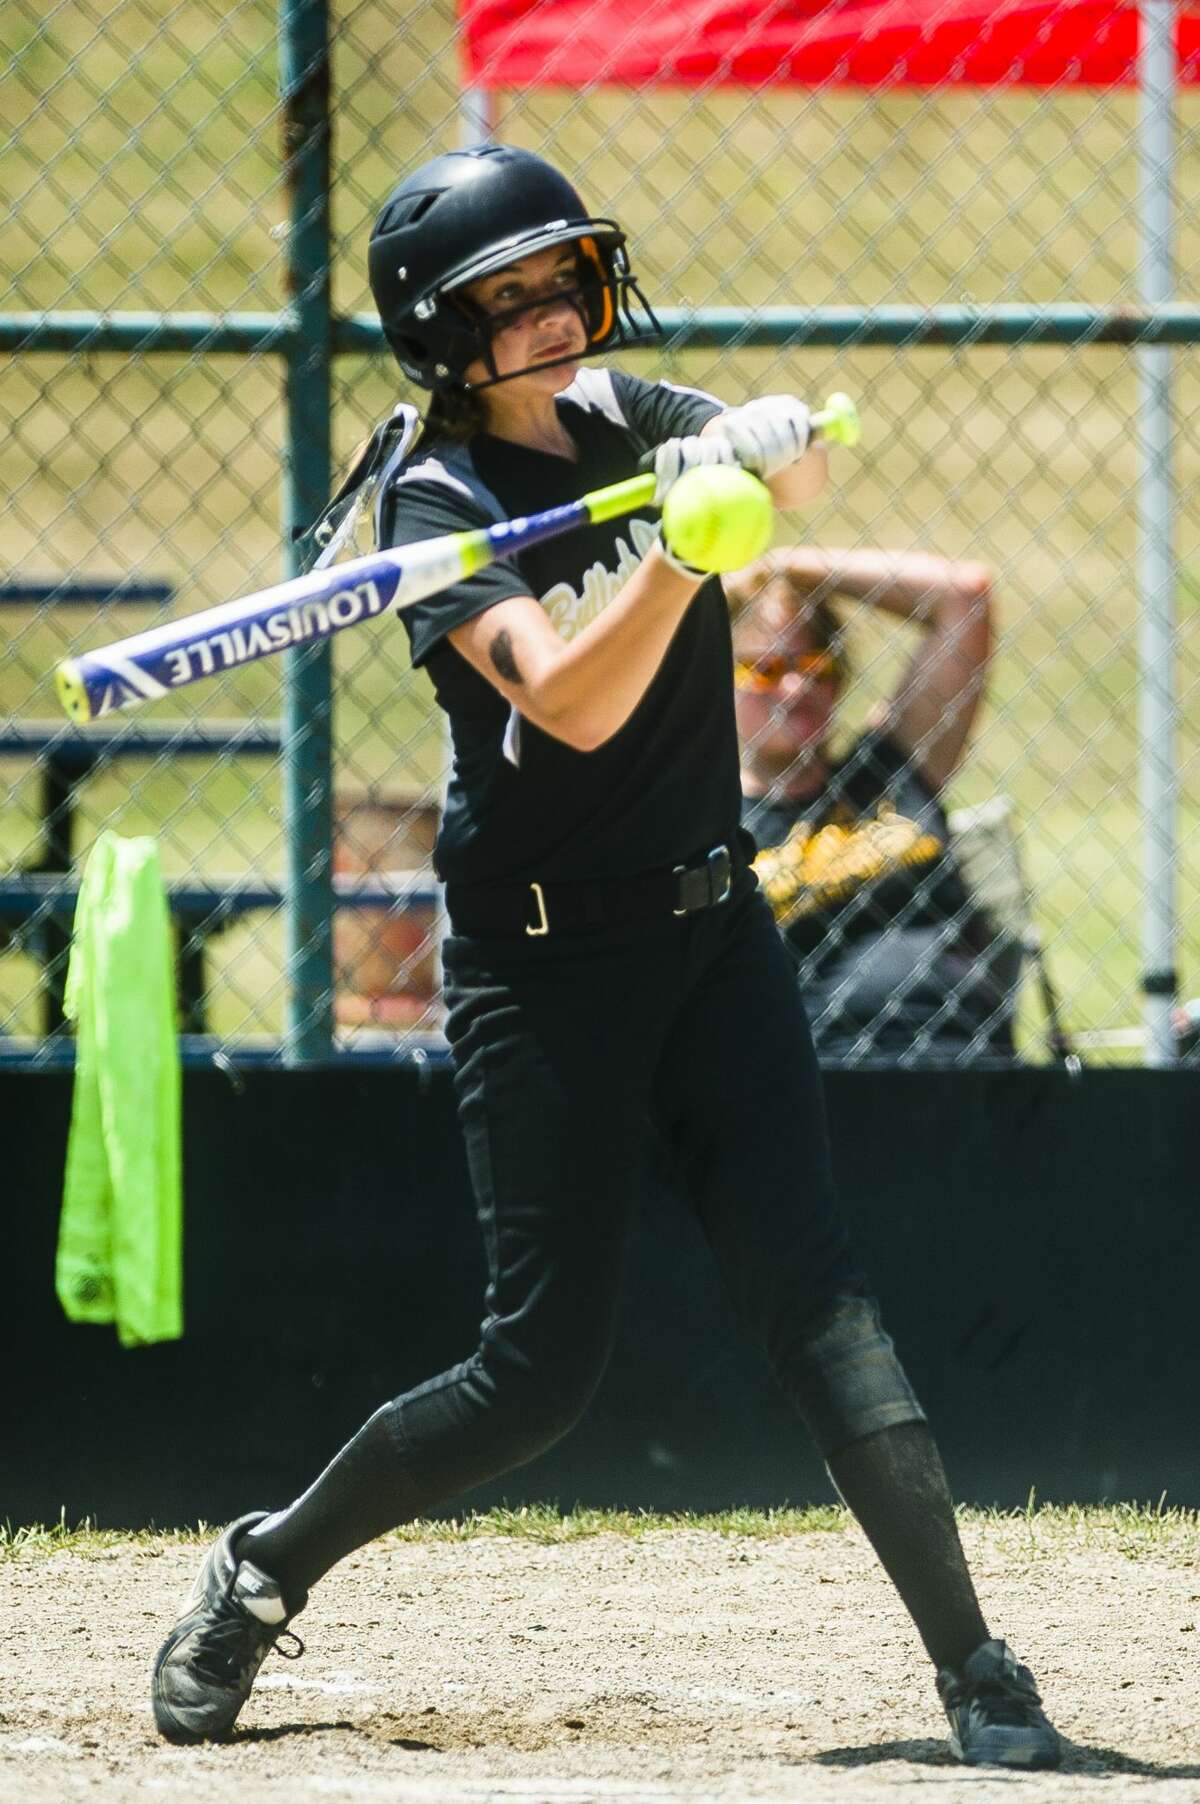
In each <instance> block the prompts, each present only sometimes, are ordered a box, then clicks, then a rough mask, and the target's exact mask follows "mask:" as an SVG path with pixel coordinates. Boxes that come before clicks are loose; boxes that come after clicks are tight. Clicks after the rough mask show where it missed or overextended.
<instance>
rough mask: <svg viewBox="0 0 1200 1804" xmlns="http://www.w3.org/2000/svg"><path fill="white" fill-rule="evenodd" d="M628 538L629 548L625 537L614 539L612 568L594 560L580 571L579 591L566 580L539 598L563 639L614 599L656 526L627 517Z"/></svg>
mask: <svg viewBox="0 0 1200 1804" xmlns="http://www.w3.org/2000/svg"><path fill="white" fill-rule="evenodd" d="M629 537H630V538H631V539H632V540H633V546H632V547H630V545H629V542H628V540H626V539H623V538H621V539H618V540H617V541H616V549H617V567H616V569H615V570H606V569H605V568H604V565H603V564H601V563H600V562H596V563H594V564H593V565H592V566H591V568H590V569H588V570H585V571H584V573H583V588H582V593H580V592H579V591H578V590H576V589H573V588H572V587H571V585H570V583H555V585H554V587H553V588H552V589H547V591H546V593H545V594H544V595H543V596H542V597H541V603H542V606H543V607H544V608H545V610H546V612H547V614H548V615H549V616H550V624H551V626H553V628H554V630H555V631H556V632H557V633H559V634H561V636H562V637H563V638H564V639H573V638H574V637H575V635H576V633H577V632H579V631H580V630H581V629H582V628H583V627H585V626H586V625H587V623H588V621H589V620H595V618H596V616H597V615H598V614H602V613H603V612H604V610H605V608H606V607H607V606H608V604H609V602H610V601H613V600H614V599H615V598H616V596H617V593H618V592H619V590H621V589H623V588H624V586H625V584H626V583H627V582H628V581H629V578H630V577H631V576H632V575H633V573H634V571H635V570H636V569H637V567H638V565H639V564H640V563H641V561H642V559H643V558H644V557H645V555H646V553H647V552H648V551H649V549H650V547H651V545H653V544H654V542H655V540H656V539H657V538H658V528H657V527H656V526H653V525H652V524H651V522H650V521H649V520H630V522H629Z"/></svg>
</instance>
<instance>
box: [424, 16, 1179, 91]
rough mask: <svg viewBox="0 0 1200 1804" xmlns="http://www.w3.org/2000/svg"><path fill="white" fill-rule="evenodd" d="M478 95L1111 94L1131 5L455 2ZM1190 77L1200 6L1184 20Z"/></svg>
mask: <svg viewBox="0 0 1200 1804" xmlns="http://www.w3.org/2000/svg"><path fill="white" fill-rule="evenodd" d="M460 10H461V16H462V21H463V43H464V56H465V61H466V80H467V81H468V82H470V83H471V84H472V85H474V86H477V87H483V88H523V87H536V86H543V87H545V86H558V87H571V88H576V87H584V86H591V85H594V84H595V83H598V82H610V83H616V84H618V85H621V86H627V87H646V86H652V85H675V86H683V87H695V86H698V85H700V84H701V83H704V84H713V83H715V84H717V85H732V86H739V87H750V88H757V87H764V86H768V85H772V84H776V83H791V84H793V85H800V86H804V87H817V86H835V87H862V88H883V87H893V86H894V87H934V86H940V85H943V84H945V83H953V84H958V85H964V86H976V87H997V86H1014V87H1015V86H1025V87H1054V86H1057V85H1060V84H1067V85H1072V86H1079V85H1090V86H1099V87H1110V86H1112V85H1113V84H1115V83H1122V82H1125V83H1127V82H1131V81H1133V80H1135V79H1136V58H1137V43H1138V17H1137V8H1136V6H1121V5H1116V4H1114V3H1113V0H1107V3H1106V4H1095V5H1090V4H1083V5H1071V4H1067V3H1063V4H1060V5H1046V4H1040V3H1034V0H1016V3H1013V4H1009V5H999V6H988V5H984V4H980V3H979V0H832V3H829V0H827V3H826V4H823V5H822V4H818V3H817V0H757V3H756V0H460ZM1179 54H1180V78H1181V80H1184V81H1195V80H1196V79H1197V75H1196V71H1197V65H1198V62H1200V7H1197V8H1194V9H1192V10H1191V11H1189V12H1187V13H1186V14H1181V18H1180V25H1179Z"/></svg>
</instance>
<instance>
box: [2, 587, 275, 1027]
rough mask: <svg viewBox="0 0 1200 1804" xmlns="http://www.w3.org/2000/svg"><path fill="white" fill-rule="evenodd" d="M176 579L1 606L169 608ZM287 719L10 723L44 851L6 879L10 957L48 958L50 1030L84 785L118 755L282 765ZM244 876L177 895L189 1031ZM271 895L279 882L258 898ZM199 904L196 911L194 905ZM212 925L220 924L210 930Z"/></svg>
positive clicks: (12, 597)
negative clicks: (213, 946) (211, 943)
mask: <svg viewBox="0 0 1200 1804" xmlns="http://www.w3.org/2000/svg"><path fill="white" fill-rule="evenodd" d="M174 596H175V590H174V588H173V587H172V585H171V584H170V583H168V582H163V581H147V580H143V579H136V580H135V579H130V580H115V581H108V582H105V581H99V580H88V579H75V578H49V579H45V580H41V579H39V580H33V581H25V580H17V579H13V580H11V581H9V582H5V583H0V607H14V608H16V607H20V608H58V607H63V606H70V607H89V608H107V607H111V606H121V605H126V604H136V605H139V606H142V607H152V608H156V609H160V610H161V609H162V608H165V607H166V606H168V605H169V603H170V602H171V601H172V600H173V599H174ZM281 743H282V740H281V732H280V726H279V723H278V721H273V720H271V721H256V720H205V721H181V720H149V721H143V720H141V719H139V718H138V717H137V716H136V715H133V716H128V717H124V718H117V719H114V720H112V721H107V722H98V723H96V724H94V725H92V726H88V727H86V728H81V727H77V726H74V725H72V724H71V723H70V722H69V721H67V720H63V719H59V720H29V719H15V718H11V717H7V716H3V717H0V758H21V759H26V760H32V761H34V762H36V764H37V767H38V773H39V787H38V800H37V814H38V820H39V825H40V839H41V849H40V852H39V854H38V856H37V859H36V861H35V862H34V863H32V864H29V865H25V866H23V867H22V868H20V869H19V870H16V871H9V872H7V873H5V875H4V876H3V877H2V878H0V896H2V901H0V951H2V950H5V949H7V948H10V947H14V946H17V947H19V948H20V949H21V950H24V951H29V952H32V953H33V954H34V956H35V957H37V958H38V960H39V961H40V963H41V965H42V969H43V974H44V977H43V990H42V1027H43V1030H44V1031H45V1032H46V1033H53V1032H54V1031H55V1029H57V1028H59V1027H61V1025H62V1021H63V1012H62V1001H63V985H64V982H65V979H66V958H67V949H68V947H69V944H70V937H71V909H72V906H73V898H74V896H75V895H76V894H77V893H78V882H77V880H75V879H73V878H72V874H71V873H72V868H73V862H74V856H75V825H76V814H77V802H78V791H79V788H80V785H81V784H82V783H83V782H84V781H85V780H86V779H87V778H88V777H89V776H90V775H91V774H92V772H93V771H95V770H97V769H98V768H100V767H102V766H104V765H107V764H110V763H112V762H113V761H114V760H116V759H118V758H140V759H152V760H153V759H160V758H175V757H186V756H193V757H194V756H205V757H221V756H239V757H258V758H274V757H277V756H278V755H279V751H280V748H281ZM240 881H241V880H240V879H237V878H232V879H229V880H228V881H227V882H226V881H224V880H221V879H213V880H212V887H211V889H205V888H203V887H201V888H200V889H197V888H196V887H195V886H181V888H180V891H179V903H178V907H176V905H175V900H174V898H172V909H173V912H174V914H175V918H176V923H177V929H178V934H179V964H180V1002H181V1009H182V1014H183V1019H184V1021H185V1022H187V1023H189V1024H193V1023H202V1022H203V1018H204V969H203V967H204V939H205V937H206V935H207V933H208V932H210V931H216V930H217V929H219V928H220V927H222V926H224V925H226V923H227V921H228V920H229V919H230V918H231V917H232V915H233V914H235V913H239V912H240V913H246V912H248V910H249V908H250V907H251V906H258V907H270V906H273V905H274V902H273V901H271V900H259V901H257V902H255V903H253V904H252V903H251V902H250V900H249V897H250V894H251V891H250V889H248V888H247V887H246V886H245V885H241V887H239V885H240ZM253 893H255V894H256V895H258V896H260V897H261V896H264V895H267V894H270V895H272V896H273V898H274V901H277V900H278V892H277V890H272V888H271V886H270V885H267V886H265V888H264V887H263V886H260V888H259V890H258V891H255V892H253ZM191 904H195V905H196V906H191ZM210 921H211V923H212V926H211V927H210V926H209V925H208V923H209V922H210Z"/></svg>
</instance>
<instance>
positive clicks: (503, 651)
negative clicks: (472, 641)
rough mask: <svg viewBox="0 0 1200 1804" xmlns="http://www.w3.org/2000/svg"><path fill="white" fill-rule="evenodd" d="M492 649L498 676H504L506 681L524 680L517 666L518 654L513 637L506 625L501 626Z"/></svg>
mask: <svg viewBox="0 0 1200 1804" xmlns="http://www.w3.org/2000/svg"><path fill="white" fill-rule="evenodd" d="M490 650H491V657H492V664H493V666H494V668H495V670H496V673H497V675H498V676H502V677H503V678H504V680H505V682H506V683H520V682H523V681H524V678H523V677H522V675H521V672H520V670H519V668H518V666H517V654H516V652H515V651H514V650H513V643H512V637H511V635H510V634H509V633H508V632H507V630H506V629H505V628H504V627H501V629H500V631H499V632H498V633H497V634H496V637H495V638H494V639H493V640H492V643H491V647H490Z"/></svg>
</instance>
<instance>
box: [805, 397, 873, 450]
mask: <svg viewBox="0 0 1200 1804" xmlns="http://www.w3.org/2000/svg"><path fill="white" fill-rule="evenodd" d="M814 423H815V424H816V425H817V426H819V427H820V431H821V436H822V438H825V439H829V440H831V441H832V442H833V443H834V444H835V445H857V443H858V441H859V439H860V438H861V437H862V427H861V426H860V424H859V420H858V408H857V407H856V406H855V405H854V402H853V401H852V400H851V399H850V397H849V395H844V394H842V393H841V392H840V391H839V393H837V394H835V395H830V397H829V399H828V400H827V401H826V403H825V406H824V408H823V409H822V411H821V412H820V413H819V414H817V415H816V416H815V422H814Z"/></svg>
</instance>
